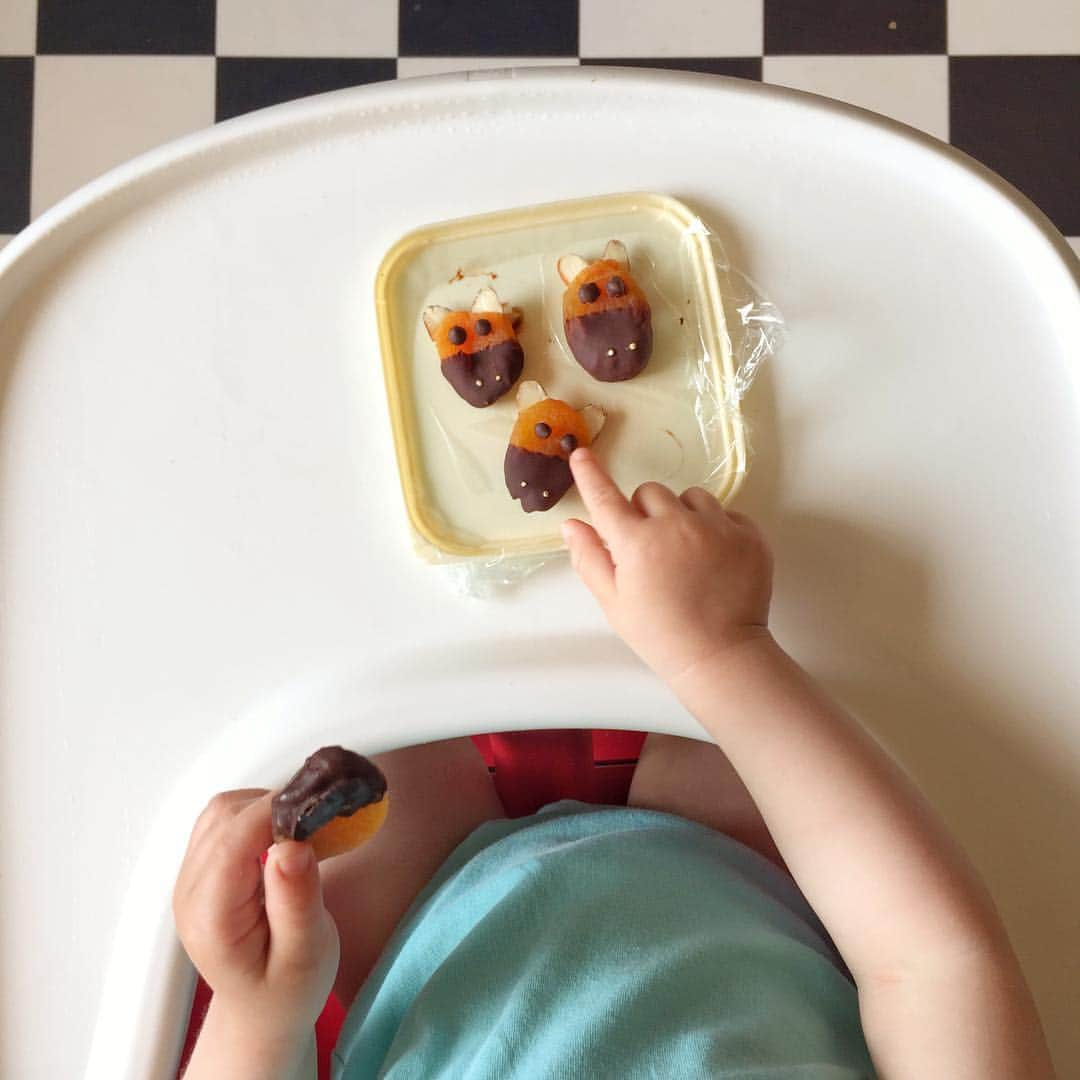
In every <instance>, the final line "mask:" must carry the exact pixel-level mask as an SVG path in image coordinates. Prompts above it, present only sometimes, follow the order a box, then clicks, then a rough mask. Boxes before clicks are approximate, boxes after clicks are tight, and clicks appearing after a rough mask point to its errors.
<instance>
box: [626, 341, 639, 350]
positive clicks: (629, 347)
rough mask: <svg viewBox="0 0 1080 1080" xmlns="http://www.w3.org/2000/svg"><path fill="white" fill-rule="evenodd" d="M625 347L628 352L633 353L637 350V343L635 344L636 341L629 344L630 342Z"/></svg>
mask: <svg viewBox="0 0 1080 1080" xmlns="http://www.w3.org/2000/svg"><path fill="white" fill-rule="evenodd" d="M626 347H627V348H628V349H629V350H630V351H631V352H633V351H634V350H635V349H636V348H637V342H636V341H631V342H630V344H629V345H627V346H626Z"/></svg>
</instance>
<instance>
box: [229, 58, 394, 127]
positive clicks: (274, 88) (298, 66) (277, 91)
mask: <svg viewBox="0 0 1080 1080" xmlns="http://www.w3.org/2000/svg"><path fill="white" fill-rule="evenodd" d="M396 74H397V61H396V60H393V59H389V60H386V59H379V60H363V59H361V60H355V59H349V60H334V59H324V58H322V57H307V58H298V59H289V58H279V57H273V58H263V57H231V56H230V57H219V58H218V62H217V107H216V118H217V119H218V120H228V119H229V117H231V116H239V115H240V114H241V113H246V112H251V111H252V110H253V109H262V108H265V107H266V106H267V105H277V104H279V103H280V102H282V101H292V100H293V99H294V98H299V97H307V95H308V94H321V93H323V92H324V91H327V90H341V89H342V88H344V87H346V86H359V85H360V84H361V83H370V82H379V81H380V80H383V79H393V78H394V77H395V76H396Z"/></svg>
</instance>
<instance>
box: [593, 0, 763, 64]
mask: <svg viewBox="0 0 1080 1080" xmlns="http://www.w3.org/2000/svg"><path fill="white" fill-rule="evenodd" d="M580 28H581V41H580V47H579V52H580V54H581V56H582V57H583V58H587V57H590V56H598V57H618V56H627V57H632V56H637V57H654V58H660V57H667V56H760V55H761V51H762V49H763V47H764V6H763V4H762V0H724V3H719V2H717V0H660V2H658V0H623V2H622V3H614V2H613V0H581V15H580Z"/></svg>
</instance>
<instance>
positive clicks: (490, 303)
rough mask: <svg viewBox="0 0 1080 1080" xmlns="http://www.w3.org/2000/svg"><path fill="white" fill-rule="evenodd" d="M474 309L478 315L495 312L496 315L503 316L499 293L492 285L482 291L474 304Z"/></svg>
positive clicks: (477, 295)
mask: <svg viewBox="0 0 1080 1080" xmlns="http://www.w3.org/2000/svg"><path fill="white" fill-rule="evenodd" d="M472 309H473V312H474V313H475V314H477V315H478V314H480V312H482V311H487V312H494V313H495V314H496V315H498V314H501V312H502V304H501V303H500V302H499V295H498V293H496V292H495V290H494V289H493V288H491V286H490V285H489V286H488V287H487V288H485V289H481V290H480V291H479V292H478V293H477V294H476V299H475V300H474V301H473V302H472Z"/></svg>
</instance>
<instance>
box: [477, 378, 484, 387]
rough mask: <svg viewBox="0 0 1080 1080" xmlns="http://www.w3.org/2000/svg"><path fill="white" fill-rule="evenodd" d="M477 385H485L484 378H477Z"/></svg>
mask: <svg viewBox="0 0 1080 1080" xmlns="http://www.w3.org/2000/svg"><path fill="white" fill-rule="evenodd" d="M476 385H477V386H483V385H484V380H483V379H477V380H476Z"/></svg>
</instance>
